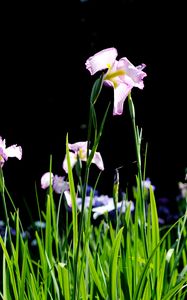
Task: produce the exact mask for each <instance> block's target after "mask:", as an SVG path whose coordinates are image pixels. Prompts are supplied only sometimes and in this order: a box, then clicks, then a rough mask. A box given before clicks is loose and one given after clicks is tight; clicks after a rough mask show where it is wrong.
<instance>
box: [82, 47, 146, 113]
mask: <svg viewBox="0 0 187 300" xmlns="http://www.w3.org/2000/svg"><path fill="white" fill-rule="evenodd" d="M117 55H118V53H117V50H116V49H115V48H108V49H104V50H102V51H100V52H98V53H96V54H95V55H93V56H91V57H90V58H89V59H87V61H86V68H87V69H88V70H89V71H90V74H91V75H94V74H95V73H96V72H98V71H102V70H106V69H107V72H106V74H105V75H104V83H105V84H107V85H109V86H112V87H113V88H114V108H113V115H121V114H122V113H123V104H124V101H125V99H126V98H127V96H128V94H129V93H130V91H131V89H132V88H133V87H138V88H139V89H143V87H144V83H143V78H144V77H146V76H147V74H146V73H145V72H143V71H142V70H143V69H144V68H145V64H141V65H139V66H137V67H135V66H134V65H133V64H132V63H131V62H130V61H129V60H128V59H127V58H126V57H123V58H121V59H120V60H119V61H118V60H116V57H117Z"/></svg>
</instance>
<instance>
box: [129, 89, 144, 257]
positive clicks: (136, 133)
mask: <svg viewBox="0 0 187 300" xmlns="http://www.w3.org/2000/svg"><path fill="white" fill-rule="evenodd" d="M128 103H129V111H130V116H131V120H132V125H133V132H134V140H135V149H136V159H137V167H138V179H139V185H140V186H139V188H140V210H141V214H140V215H141V232H142V238H143V241H144V245H145V249H146V251H145V255H146V257H148V247H147V241H146V227H145V224H146V210H145V200H144V195H143V184H142V170H141V154H140V147H141V135H140V134H139V131H138V128H137V126H136V121H135V110H134V105H133V101H132V98H131V94H129V95H128Z"/></svg>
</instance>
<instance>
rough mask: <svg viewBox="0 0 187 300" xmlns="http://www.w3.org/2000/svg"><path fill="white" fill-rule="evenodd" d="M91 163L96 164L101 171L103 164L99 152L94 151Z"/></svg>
mask: <svg viewBox="0 0 187 300" xmlns="http://www.w3.org/2000/svg"><path fill="white" fill-rule="evenodd" d="M92 163H94V164H96V166H97V167H98V168H99V169H100V170H101V171H103V170H104V164H103V160H102V157H101V154H100V153H99V152H95V154H94V157H93V159H92Z"/></svg>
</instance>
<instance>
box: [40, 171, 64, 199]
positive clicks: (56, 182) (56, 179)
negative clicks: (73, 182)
mask: <svg viewBox="0 0 187 300" xmlns="http://www.w3.org/2000/svg"><path fill="white" fill-rule="evenodd" d="M64 178H65V177H64V176H58V175H53V173H51V174H50V172H46V173H45V174H44V175H43V176H42V178H41V188H42V189H46V188H48V187H49V186H50V181H51V185H52V187H53V190H54V191H55V192H56V193H57V194H61V193H64V191H67V190H69V183H68V182H66V181H65V180H64Z"/></svg>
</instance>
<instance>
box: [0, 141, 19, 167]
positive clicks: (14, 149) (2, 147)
mask: <svg viewBox="0 0 187 300" xmlns="http://www.w3.org/2000/svg"><path fill="white" fill-rule="evenodd" d="M9 157H16V158H18V159H19V160H20V159H21V158H22V148H21V146H17V145H12V146H10V147H8V148H6V141H5V139H4V140H3V139H2V137H1V136H0V167H3V165H4V163H5V161H7V160H8V158H9Z"/></svg>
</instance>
